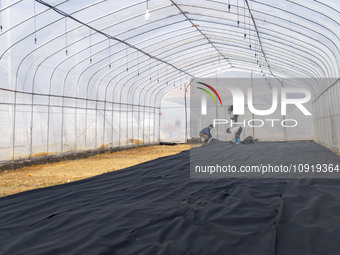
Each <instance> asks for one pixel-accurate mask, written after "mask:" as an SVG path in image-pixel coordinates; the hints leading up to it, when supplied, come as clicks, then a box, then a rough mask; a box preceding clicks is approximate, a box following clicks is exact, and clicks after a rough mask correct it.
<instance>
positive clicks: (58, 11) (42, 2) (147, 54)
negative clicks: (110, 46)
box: [35, 0, 194, 78]
mask: <svg viewBox="0 0 340 255" xmlns="http://www.w3.org/2000/svg"><path fill="white" fill-rule="evenodd" d="M35 1H36V2H38V3H40V4H42V5H45V6H46V7H48V8H51V9H52V10H54V11H55V12H57V13H59V14H60V15H62V16H64V17H67V18H70V19H72V20H74V21H75V22H77V23H80V24H82V25H83V26H86V27H88V28H89V29H91V30H93V31H95V32H97V33H98V34H101V35H103V36H105V37H107V38H108V39H112V40H115V41H118V42H120V43H123V44H125V45H127V46H128V47H130V48H132V49H135V50H136V51H139V52H141V53H143V54H144V55H146V56H148V57H149V58H151V59H154V60H157V61H159V62H162V63H164V64H166V65H169V66H171V67H172V68H174V69H176V70H177V71H179V72H182V73H185V74H186V75H188V76H190V77H192V78H194V76H193V75H191V74H190V73H188V72H186V71H184V70H181V69H179V68H178V67H176V66H174V65H172V64H170V63H168V62H167V61H165V60H163V59H160V58H157V57H156V56H153V55H150V54H149V53H147V52H145V51H143V50H142V49H139V48H137V47H136V46H134V45H132V44H130V43H128V42H125V41H124V40H121V39H118V38H116V37H114V36H111V35H109V34H106V33H104V32H102V31H100V30H98V29H96V28H94V27H92V26H90V25H88V24H86V23H85V22H82V21H80V20H78V19H76V18H74V17H73V16H71V15H69V14H67V13H65V12H63V11H61V10H59V9H58V8H56V7H54V6H52V5H50V4H48V3H46V2H44V1H42V0H35Z"/></svg>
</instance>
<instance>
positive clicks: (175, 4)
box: [170, 0, 232, 66]
mask: <svg viewBox="0 0 340 255" xmlns="http://www.w3.org/2000/svg"><path fill="white" fill-rule="evenodd" d="M170 1H171V3H172V4H173V5H174V6H176V8H177V9H178V10H179V11H180V12H181V14H182V15H183V16H184V17H185V18H186V19H187V20H188V21H189V22H190V23H191V25H192V26H193V27H195V28H196V29H197V31H198V32H200V33H201V34H202V36H203V37H204V38H205V39H206V40H207V41H208V43H209V44H210V45H211V46H212V47H213V48H214V49H215V50H216V51H217V52H218V54H219V55H221V56H222V57H223V59H225V60H226V61H227V62H228V63H229V65H230V66H232V64H231V63H230V61H229V60H228V58H227V57H226V56H224V55H223V54H222V53H221V52H220V51H219V50H218V49H217V48H216V47H215V45H214V44H213V43H212V42H211V41H210V39H209V38H208V37H207V36H206V35H205V34H204V33H203V32H202V31H201V30H200V29H199V28H198V27H197V26H196V25H195V24H194V23H193V22H192V20H191V19H190V18H189V17H188V15H187V14H186V13H185V12H184V11H183V10H182V9H181V8H180V7H179V5H178V4H177V3H175V2H174V1H173V0H170Z"/></svg>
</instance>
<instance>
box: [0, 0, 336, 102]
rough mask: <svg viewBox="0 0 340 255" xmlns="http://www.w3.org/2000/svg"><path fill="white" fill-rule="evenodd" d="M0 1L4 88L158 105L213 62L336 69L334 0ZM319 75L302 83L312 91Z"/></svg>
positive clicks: (286, 72) (268, 72) (269, 70)
mask: <svg viewBox="0 0 340 255" xmlns="http://www.w3.org/2000/svg"><path fill="white" fill-rule="evenodd" d="M146 9H148V11H149V12H150V19H149V20H148V21H146V20H145V18H144V15H145V12H146ZM0 10H1V16H0V22H1V24H0V25H1V34H0V58H1V59H0V67H1V72H0V74H1V77H2V82H1V83H2V85H1V88H2V89H7V90H13V91H20V92H27V93H34V94H39V93H40V94H42V95H45V94H47V95H59V96H63V97H70V98H71V97H72V98H86V99H93V100H105V101H112V102H122V103H128V104H129V103H131V104H139V105H143V104H144V105H159V103H160V100H161V99H162V97H163V96H164V95H165V94H166V93H167V92H169V91H170V90H172V89H173V88H174V87H176V86H179V85H181V84H183V83H188V82H189V81H190V79H193V78H198V77H206V76H209V75H212V74H215V73H216V72H217V69H221V70H222V71H227V70H229V69H233V68H238V69H245V70H253V71H256V72H259V73H263V76H264V77H272V78H277V79H281V78H285V77H294V78H306V79H308V80H309V81H310V79H309V78H335V79H338V77H339V70H340V64H339V63H340V51H339V49H340V40H339V31H340V30H339V23H340V21H339V17H340V16H339V11H340V2H339V1H334V0H326V1H317V0H308V1H307V0H292V1H290V0H278V1H270V0H224V1H222V0H195V1H194V0H181V1H179V0H178V1H177V0H174V1H172V0H157V1H156V0H152V1H136V0H124V1H104V0H99V1H93V0H83V1H74V0H57V1H49V0H46V1H40V0H36V1H33V0H21V1H9V0H7V1H6V0H1V6H0ZM328 81H329V79H325V80H324V82H323V81H322V80H321V81H320V80H319V81H318V82H315V83H310V84H308V86H310V88H311V89H312V91H313V92H314V96H318V95H319V94H320V93H322V92H323V91H324V90H325V89H327V88H328V87H329V86H331V85H332V84H329V82H328Z"/></svg>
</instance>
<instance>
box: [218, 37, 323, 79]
mask: <svg viewBox="0 0 340 255" xmlns="http://www.w3.org/2000/svg"><path fill="white" fill-rule="evenodd" d="M216 43H217V44H220V45H226V43H222V42H216ZM233 48H235V47H233ZM236 48H241V47H240V46H236ZM226 49H228V50H229V51H231V50H230V49H229V48H227V47H226ZM244 49H247V48H244ZM244 57H247V56H244ZM249 59H253V58H249ZM271 59H272V60H273V59H276V60H277V61H278V62H280V63H282V64H287V65H288V64H290V63H289V62H286V61H284V58H280V59H277V58H276V57H275V56H274V57H272V58H271ZM255 65H257V64H255ZM290 65H291V66H294V65H292V64H290ZM297 69H300V68H299V67H297ZM312 70H313V69H301V73H302V74H305V75H307V77H308V76H311V77H312V74H313V73H314V75H315V76H316V77H318V74H317V72H316V71H315V72H314V71H312ZM305 71H311V73H306V72H305Z"/></svg>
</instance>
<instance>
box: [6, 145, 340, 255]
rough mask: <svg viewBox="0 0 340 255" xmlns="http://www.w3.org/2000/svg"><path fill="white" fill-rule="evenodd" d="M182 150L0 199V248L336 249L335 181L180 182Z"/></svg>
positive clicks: (339, 205) (184, 173) (184, 175)
mask: <svg viewBox="0 0 340 255" xmlns="http://www.w3.org/2000/svg"><path fill="white" fill-rule="evenodd" d="M310 144H312V145H313V146H314V147H313V148H314V150H315V148H316V147H318V148H319V150H320V151H322V150H324V149H323V148H322V147H321V146H319V145H316V144H314V143H305V144H304V143H291V144H289V145H290V147H289V148H290V157H299V156H300V157H301V154H303V153H304V152H303V151H301V147H303V146H308V145H310ZM261 145H262V146H263V147H264V148H266V157H270V151H271V150H270V146H272V151H273V153H274V152H275V149H277V148H279V147H280V146H286V145H287V144H284V143H269V144H261V143H260V144H256V146H257V147H256V150H260V149H261ZM219 146H222V145H221V144H220V145H218V144H217V145H215V147H216V149H213V148H214V147H212V146H210V148H211V149H210V150H207V152H206V153H208V154H207V155H208V156H209V153H215V154H216V150H217V149H221V148H219ZM246 146H248V147H246ZM246 146H243V147H234V148H235V149H236V148H237V150H241V149H242V148H244V149H246V148H247V150H248V149H249V148H250V147H251V146H255V144H254V145H246ZM268 146H269V147H268ZM198 149H200V150H203V149H206V148H204V147H201V148H198ZM228 153H231V154H232V149H230V150H229V152H228ZM327 153H328V154H327V155H328V156H329V157H330V158H332V159H337V160H338V159H339V158H338V156H336V155H334V154H333V153H331V152H329V151H328V152H327ZM317 154H318V153H312V152H306V153H305V154H304V155H303V156H304V158H308V157H313V158H314V157H316V155H317ZM189 155H190V153H189V151H185V152H182V153H180V154H177V155H173V156H169V157H164V158H160V159H156V160H153V161H149V162H146V163H143V164H140V165H137V166H133V167H130V168H127V169H124V170H120V171H116V172H111V173H107V174H104V175H100V176H97V177H93V178H89V179H86V180H82V181H78V182H74V183H70V184H65V185H60V186H55V187H51V188H45V189H39V190H34V191H28V192H24V193H21V194H17V195H13V196H9V197H5V198H1V199H0V254H11V255H13V254H25V255H28V254H34V255H39V254H233V255H237V254H247V255H248V254H252V255H254V254H261V255H263V254H287V255H292V254H328V255H329V254H339V251H340V242H339V241H338V239H339V236H340V228H339V224H340V181H339V180H336V179H328V180H327V179H304V180H301V179H190V178H189ZM322 155H323V157H324V155H325V154H323V153H322ZM223 156H225V155H223ZM248 160H250V161H251V160H252V156H251V155H249V156H248ZM320 160H322V159H320ZM323 160H324V159H323Z"/></svg>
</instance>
